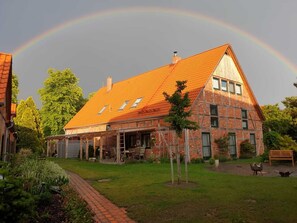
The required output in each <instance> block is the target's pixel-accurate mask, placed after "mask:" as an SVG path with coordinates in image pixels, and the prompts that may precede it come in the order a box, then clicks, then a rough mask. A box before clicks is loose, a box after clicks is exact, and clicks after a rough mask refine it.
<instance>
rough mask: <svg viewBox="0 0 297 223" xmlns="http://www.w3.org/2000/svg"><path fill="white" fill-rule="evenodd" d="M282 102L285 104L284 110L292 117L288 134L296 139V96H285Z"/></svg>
mask: <svg viewBox="0 0 297 223" xmlns="http://www.w3.org/2000/svg"><path fill="white" fill-rule="evenodd" d="M282 103H283V104H284V105H285V109H284V111H285V112H287V113H288V114H289V115H290V116H291V118H292V123H291V126H290V129H289V130H288V135H289V136H291V138H293V139H294V140H295V141H297V96H293V97H286V98H285V100H283V101H282Z"/></svg>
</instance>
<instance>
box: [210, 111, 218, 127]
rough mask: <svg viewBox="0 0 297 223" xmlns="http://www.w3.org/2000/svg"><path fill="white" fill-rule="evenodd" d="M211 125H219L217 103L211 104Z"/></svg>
mask: <svg viewBox="0 0 297 223" xmlns="http://www.w3.org/2000/svg"><path fill="white" fill-rule="evenodd" d="M210 125H211V127H214V128H218V127H219V113H218V106H217V105H210Z"/></svg>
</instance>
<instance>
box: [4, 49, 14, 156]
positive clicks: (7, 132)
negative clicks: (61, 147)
mask: <svg viewBox="0 0 297 223" xmlns="http://www.w3.org/2000/svg"><path fill="white" fill-rule="evenodd" d="M11 94H12V55H11V54H7V53H0V113H1V117H0V146H1V149H0V157H1V160H4V161H6V160H8V159H9V155H10V154H13V153H15V150H16V134H15V131H14V125H13V121H12V117H13V116H15V110H14V109H15V105H12V104H11ZM12 109H13V111H12Z"/></svg>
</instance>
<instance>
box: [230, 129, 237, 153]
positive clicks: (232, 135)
mask: <svg viewBox="0 0 297 223" xmlns="http://www.w3.org/2000/svg"><path fill="white" fill-rule="evenodd" d="M228 149H229V153H230V156H236V135H235V133H229V142H228Z"/></svg>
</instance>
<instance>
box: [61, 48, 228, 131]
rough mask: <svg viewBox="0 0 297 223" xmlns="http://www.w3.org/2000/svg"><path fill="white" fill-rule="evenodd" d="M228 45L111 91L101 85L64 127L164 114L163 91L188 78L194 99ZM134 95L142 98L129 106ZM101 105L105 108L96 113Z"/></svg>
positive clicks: (167, 105)
mask: <svg viewBox="0 0 297 223" xmlns="http://www.w3.org/2000/svg"><path fill="white" fill-rule="evenodd" d="M229 48H230V46H229V45H228V44H225V45H223V46H220V47H217V48H214V49H211V50H208V51H205V52H203V53H200V54H197V55H194V56H191V57H188V58H185V59H181V60H180V61H179V62H177V63H176V64H168V65H165V66H163V67H160V68H157V69H155V70H151V71H148V72H145V73H143V74H140V75H138V76H134V77H132V78H129V79H127V80H124V81H121V82H117V83H114V84H113V86H112V89H111V90H110V91H107V89H106V87H103V88H101V89H99V90H98V91H97V93H96V94H95V95H94V96H93V97H92V98H91V99H90V100H89V101H88V102H87V103H86V105H85V106H84V107H83V108H82V109H81V110H80V111H79V112H78V113H77V114H76V115H75V116H74V117H73V118H72V119H71V120H70V121H69V122H68V124H67V125H66V126H65V129H71V128H79V127H87V126H94V125H99V124H106V123H110V122H116V121H125V120H131V119H140V118H149V117H150V118H151V117H160V116H164V115H167V114H168V111H169V106H170V105H169V103H167V102H166V101H165V98H164V96H163V92H167V93H168V94H172V93H173V92H174V91H175V89H176V86H175V85H176V81H177V80H180V81H182V80H187V88H186V91H187V92H189V97H190V100H191V101H192V102H193V101H194V100H195V99H196V98H197V96H198V94H199V92H200V91H201V90H202V89H203V88H204V86H205V84H206V83H207V81H208V80H209V78H210V76H211V75H212V74H213V72H214V71H215V69H216V67H217V66H218V64H219V62H220V61H221V59H222V57H223V56H224V54H225V52H226V51H227V50H228V49H229ZM137 98H142V100H141V102H140V103H139V104H138V106H137V107H136V108H131V105H132V104H133V103H134V102H135V100H136V99H137ZM125 101H128V103H127V105H126V106H125V108H124V109H122V110H120V107H121V106H122V105H123V103H124V102H125ZM104 106H106V109H105V111H103V112H102V113H101V114H98V112H99V111H100V110H101V109H102V108H103V107H104Z"/></svg>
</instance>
